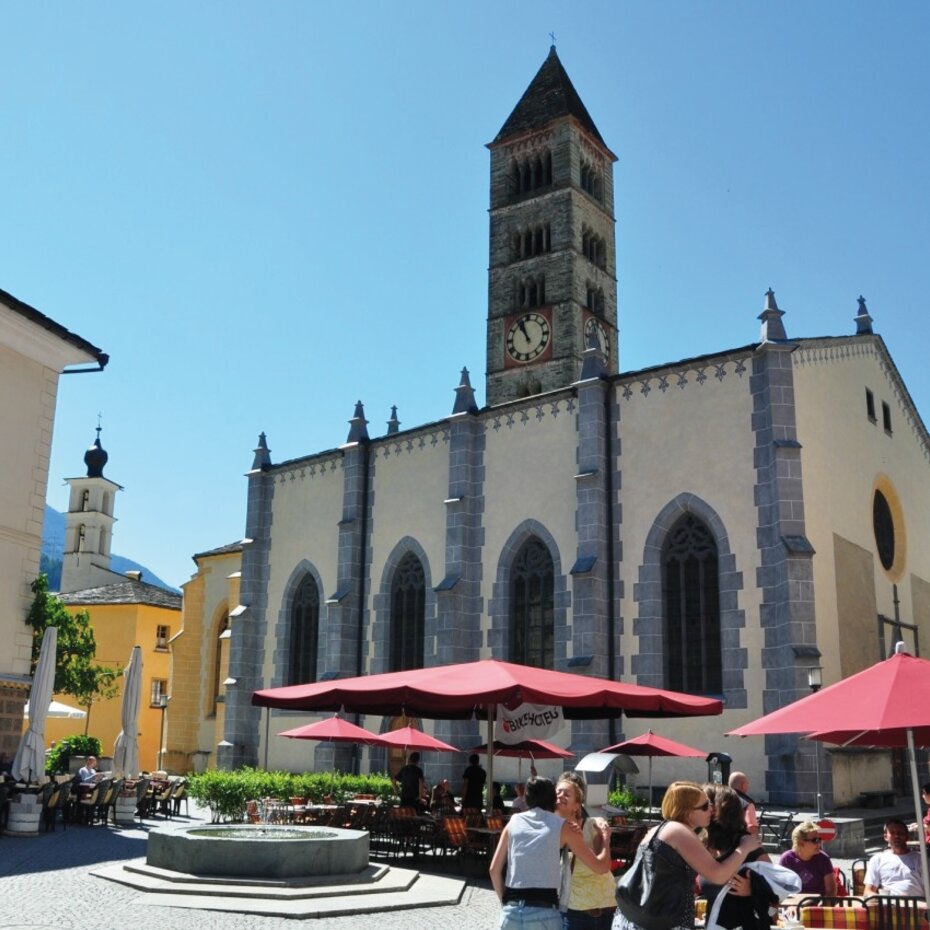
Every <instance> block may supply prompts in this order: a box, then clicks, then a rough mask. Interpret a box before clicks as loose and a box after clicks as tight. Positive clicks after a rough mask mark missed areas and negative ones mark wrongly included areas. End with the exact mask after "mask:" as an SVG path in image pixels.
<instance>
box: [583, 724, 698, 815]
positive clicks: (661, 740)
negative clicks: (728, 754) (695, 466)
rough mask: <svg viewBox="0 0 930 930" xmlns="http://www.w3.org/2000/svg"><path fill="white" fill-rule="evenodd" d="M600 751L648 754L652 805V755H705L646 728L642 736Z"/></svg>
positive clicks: (629, 754) (618, 753)
mask: <svg viewBox="0 0 930 930" xmlns="http://www.w3.org/2000/svg"><path fill="white" fill-rule="evenodd" d="M601 752H607V753H614V754H617V755H624V756H648V758H649V806H650V807H652V758H653V756H686V757H691V758H698V757H699V756H700V757H701V758H703V757H704V756H706V755H707V753H706V752H704V750H703V749H695V748H694V747H693V746H686V745H685V744H684V743H678V742H676V741H675V740H673V739H669V738H668V737H667V736H659V735H658V734H657V733H653V732H652V730H647V731H646V732H645V733H643V735H642V736H634V737H633V739H628V740H624V741H623V742H622V743H617V744H616V745H615V746H608V747H607V748H606V749H602V750H601Z"/></svg>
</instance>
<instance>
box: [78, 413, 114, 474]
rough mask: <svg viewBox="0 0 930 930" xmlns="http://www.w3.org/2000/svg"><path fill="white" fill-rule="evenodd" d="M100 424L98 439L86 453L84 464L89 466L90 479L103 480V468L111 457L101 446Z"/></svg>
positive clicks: (98, 426) (98, 425)
mask: <svg viewBox="0 0 930 930" xmlns="http://www.w3.org/2000/svg"><path fill="white" fill-rule="evenodd" d="M100 429H101V427H100V424H99V423H98V424H97V438H96V439H95V440H94V444H93V445H92V446H91V447H90V448H89V449H88V450H87V451H86V452H85V453H84V464H85V465H86V466H87V477H88V478H102V477H103V468H104V466H105V465H106V464H107V461H108V460H109V458H110V456H109V455H108V454H107V451H106V449H104V448H103V446H101V445H100Z"/></svg>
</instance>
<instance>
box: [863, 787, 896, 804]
mask: <svg viewBox="0 0 930 930" xmlns="http://www.w3.org/2000/svg"><path fill="white" fill-rule="evenodd" d="M859 801H860V802H861V803H862V806H863V807H891V805H892V804H894V790H893V789H890V788H888V789H885V790H882V791H860V792H859Z"/></svg>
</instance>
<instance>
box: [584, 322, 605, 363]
mask: <svg viewBox="0 0 930 930" xmlns="http://www.w3.org/2000/svg"><path fill="white" fill-rule="evenodd" d="M591 336H594V338H595V339H596V340H597V347H598V348H599V349H600V350H601V354H602V355H603V356H604V358H605V359H607V358H610V339H609V338H608V336H607V330H606V329H605V328H604V324H603V323H601V321H600V320H599V319H597V318H596V317H593V316H589V317H588V319H587V321H586V322H585V324H584V347H585V348H587V347H588V345H589V344H590V342H591Z"/></svg>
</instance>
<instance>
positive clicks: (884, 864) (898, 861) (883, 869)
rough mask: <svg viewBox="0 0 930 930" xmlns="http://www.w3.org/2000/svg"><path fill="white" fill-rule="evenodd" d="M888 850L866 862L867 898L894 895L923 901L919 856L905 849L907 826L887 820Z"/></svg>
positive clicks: (900, 822) (901, 822) (917, 853)
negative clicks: (913, 897)
mask: <svg viewBox="0 0 930 930" xmlns="http://www.w3.org/2000/svg"><path fill="white" fill-rule="evenodd" d="M885 842H886V843H887V844H888V849H886V850H884V851H882V852H880V853H876V854H875V855H874V856H872V858H871V859H869V864H868V867H867V868H866V870H865V893H866V894H894V895H911V896H919V897H923V894H924V885H923V881H922V880H921V877H920V853H919V852H917V851H916V850H915V851H914V852H910V851H909V850H908V847H907V824H905V823H904V821H903V820H889V821H888V822H887V823H886V824H885Z"/></svg>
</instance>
